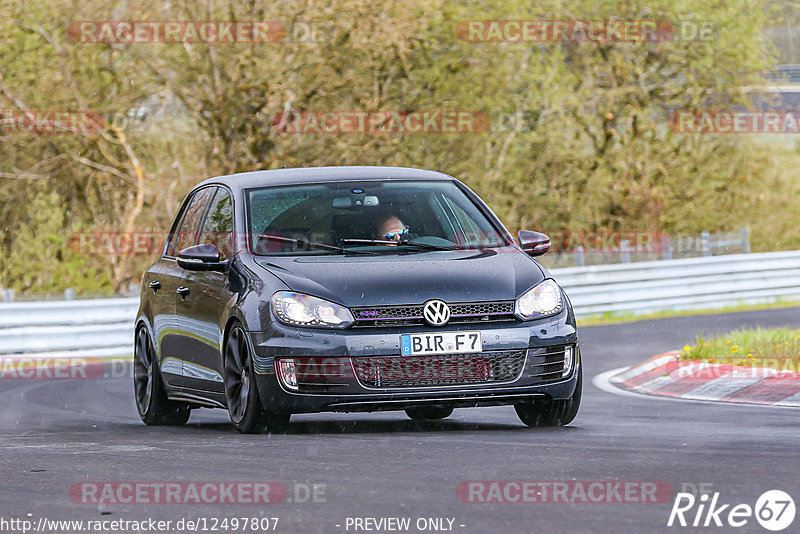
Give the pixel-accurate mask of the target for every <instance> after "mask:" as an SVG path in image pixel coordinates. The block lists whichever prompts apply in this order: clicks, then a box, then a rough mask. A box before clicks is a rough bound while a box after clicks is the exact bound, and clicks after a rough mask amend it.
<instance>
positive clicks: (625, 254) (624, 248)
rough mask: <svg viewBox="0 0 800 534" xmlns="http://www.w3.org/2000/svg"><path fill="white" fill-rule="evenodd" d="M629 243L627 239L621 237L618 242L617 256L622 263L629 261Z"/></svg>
mask: <svg viewBox="0 0 800 534" xmlns="http://www.w3.org/2000/svg"><path fill="white" fill-rule="evenodd" d="M629 245H630V243H628V240H627V239H622V240H621V241H620V242H619V258H620V260H622V263H630V262H631V249H630V246H629Z"/></svg>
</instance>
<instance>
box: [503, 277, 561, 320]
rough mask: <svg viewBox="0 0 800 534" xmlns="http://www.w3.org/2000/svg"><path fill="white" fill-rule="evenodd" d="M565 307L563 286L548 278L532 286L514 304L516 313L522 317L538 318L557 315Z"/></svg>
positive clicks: (525, 318)
mask: <svg viewBox="0 0 800 534" xmlns="http://www.w3.org/2000/svg"><path fill="white" fill-rule="evenodd" d="M563 309H564V299H562V298H561V288H560V287H558V284H556V283H555V281H554V280H551V279H549V278H548V279H547V280H543V281H542V282H541V283H539V284H537V285H536V286H534V287H532V288H531V289H529V290H528V291H526V292H525V293H523V295H522V296H521V297H519V298H518V299H517V301H516V303H515V304H514V315H516V316H517V317H519V318H520V319H523V320H527V319H538V318H541V317H547V316H548V315H555V314H557V313H559V312H560V311H561V310H563Z"/></svg>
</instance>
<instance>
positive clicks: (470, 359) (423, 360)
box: [352, 350, 526, 388]
mask: <svg viewBox="0 0 800 534" xmlns="http://www.w3.org/2000/svg"><path fill="white" fill-rule="evenodd" d="M525 354H526V351H525V350H510V351H491V352H483V353H479V354H446V355H437V356H404V357H364V358H361V357H359V358H352V362H353V368H354V370H355V373H356V376H357V377H358V380H359V381H360V382H361V383H362V384H363V385H364V386H365V387H368V388H403V387H426V386H427V387H433V386H458V385H470V384H491V383H493V382H508V381H512V380H515V379H516V378H517V377H519V375H520V374H521V373H522V368H523V366H524V365H525Z"/></svg>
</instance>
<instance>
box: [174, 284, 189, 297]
mask: <svg viewBox="0 0 800 534" xmlns="http://www.w3.org/2000/svg"><path fill="white" fill-rule="evenodd" d="M175 293H177V294H178V295H180V296H181V300H184V299H185V298H186V295H188V294H189V293H191V291H189V288H188V287H186V286H181V287H179V288H178V289H176V290H175Z"/></svg>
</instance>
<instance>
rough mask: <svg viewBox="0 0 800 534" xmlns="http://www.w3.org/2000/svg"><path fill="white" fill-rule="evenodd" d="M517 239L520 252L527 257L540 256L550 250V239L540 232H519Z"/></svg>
mask: <svg viewBox="0 0 800 534" xmlns="http://www.w3.org/2000/svg"><path fill="white" fill-rule="evenodd" d="M517 238H518V239H519V246H520V247H522V251H523V252H525V253H526V254H528V255H529V256H541V255H542V254H545V253H546V252H547V251H548V250H550V237H549V236H547V235H545V234H543V233H541V232H531V231H530V230H520V231H519V233H517Z"/></svg>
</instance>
